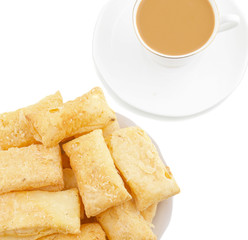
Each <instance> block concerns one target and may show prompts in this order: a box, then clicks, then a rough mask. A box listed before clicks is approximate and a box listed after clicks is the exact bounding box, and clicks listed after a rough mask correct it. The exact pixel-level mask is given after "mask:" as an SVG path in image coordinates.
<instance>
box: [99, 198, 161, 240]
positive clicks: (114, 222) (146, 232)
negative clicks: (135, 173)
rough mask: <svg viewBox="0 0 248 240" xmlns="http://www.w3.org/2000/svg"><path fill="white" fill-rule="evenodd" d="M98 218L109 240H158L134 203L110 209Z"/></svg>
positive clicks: (130, 202) (126, 203)
mask: <svg viewBox="0 0 248 240" xmlns="http://www.w3.org/2000/svg"><path fill="white" fill-rule="evenodd" d="M96 218H97V221H98V222H99V223H100V224H101V226H102V228H103V230H104V231H105V233H106V235H107V237H108V239H109V240H126V239H132V240H141V239H142V240H156V239H157V238H156V236H155V235H154V233H153V232H152V231H151V229H150V227H149V224H148V223H147V222H146V221H145V219H144V218H143V217H142V216H141V215H140V213H139V211H138V210H137V209H136V207H135V204H134V203H133V202H132V201H128V202H125V203H123V204H122V205H120V206H117V207H113V208H110V209H108V210H106V211H105V212H103V213H101V214H99V215H98V216H97V217H96Z"/></svg>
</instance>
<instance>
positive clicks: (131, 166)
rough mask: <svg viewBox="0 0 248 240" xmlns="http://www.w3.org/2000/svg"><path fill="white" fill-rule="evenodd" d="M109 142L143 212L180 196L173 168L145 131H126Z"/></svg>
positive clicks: (124, 129)
mask: <svg viewBox="0 0 248 240" xmlns="http://www.w3.org/2000/svg"><path fill="white" fill-rule="evenodd" d="M105 140H106V143H107V145H108V148H109V150H110V152H111V155H112V158H113V159H114V162H115V166H116V167H117V169H118V170H119V171H120V173H121V175H122V177H123V178H124V180H125V182H126V184H127V185H128V186H129V188H130V190H131V193H132V196H133V198H134V200H135V203H136V205H137V209H138V210H139V211H144V210H145V209H147V208H148V207H150V206H151V205H153V204H156V203H158V202H160V201H162V200H165V199H168V198H169V197H172V196H174V195H175V194H178V193H179V192H180V189H179V187H178V185H177V183H176V181H175V179H174V177H173V175H172V173H171V171H170V169H169V167H167V166H165V165H164V163H163V162H162V160H161V159H160V156H159V153H158V151H157V149H156V147H155V146H154V144H153V143H152V141H151V139H150V138H149V137H148V135H147V134H146V133H145V132H144V131H143V130H142V129H140V128H138V127H128V128H122V129H120V130H117V131H115V132H113V133H112V135H110V136H109V137H107V138H106V139H105Z"/></svg>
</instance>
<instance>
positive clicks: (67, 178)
mask: <svg viewBox="0 0 248 240" xmlns="http://www.w3.org/2000/svg"><path fill="white" fill-rule="evenodd" d="M63 175H64V184H65V187H64V189H65V190H68V189H72V188H78V186H77V180H76V178H75V175H74V172H73V170H72V169H71V168H65V169H63ZM80 218H81V219H84V205H83V203H82V199H81V197H80Z"/></svg>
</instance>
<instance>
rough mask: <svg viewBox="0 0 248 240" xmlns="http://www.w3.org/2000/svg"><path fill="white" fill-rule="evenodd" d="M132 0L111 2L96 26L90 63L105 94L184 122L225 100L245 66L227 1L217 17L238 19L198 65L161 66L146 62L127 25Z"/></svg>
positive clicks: (241, 31) (244, 38)
mask: <svg viewBox="0 0 248 240" xmlns="http://www.w3.org/2000/svg"><path fill="white" fill-rule="evenodd" d="M134 1H135V0H110V2H109V3H108V4H107V5H106V6H105V7H104V9H103V10H102V12H101V14H100V16H99V19H98V21H97V24H96V28H95V34H94V40H93V58H94V61H95V64H96V67H97V70H98V72H99V73H100V76H101V79H102V80H103V82H104V83H105V85H107V86H108V89H109V90H110V93H112V94H113V95H115V96H117V97H118V98H120V99H121V100H123V101H124V102H126V103H128V104H129V105H131V106H132V107H134V108H136V109H139V110H142V111H144V112H146V113H151V114H155V115H159V116H167V117H183V116H190V115H194V114H197V113H201V112H203V111H206V110H208V109H210V108H212V107H213V106H215V105H217V104H218V103H220V102H221V101H223V100H224V99H225V98H226V97H228V96H229V95H230V94H231V93H232V91H233V90H234V89H235V88H236V87H237V86H238V84H239V83H240V81H241V79H242V77H243V75H244V73H245V69H246V66H247V61H248V58H247V55H248V47H247V46H248V34H247V25H246V23H245V20H244V18H243V15H242V13H241V12H240V11H239V9H238V8H237V6H236V5H235V4H234V3H233V2H232V1H230V0H217V4H218V6H219V9H220V11H221V13H234V14H238V15H239V16H240V17H241V23H240V25H239V26H238V27H237V28H235V29H233V30H229V31H227V32H223V33H220V34H219V35H218V36H217V38H216V39H215V41H214V42H213V44H212V45H211V46H210V47H209V48H208V49H207V50H206V51H205V52H204V53H203V54H202V56H200V58H199V59H198V61H197V62H194V63H190V64H188V65H185V66H184V67H181V68H166V67H163V66H160V65H159V64H157V63H156V62H154V61H153V60H152V59H150V58H149V56H147V55H146V54H145V52H144V50H143V48H142V46H141V45H140V43H139V41H138V40H137V38H136V36H135V33H134V30H133V25H132V8H133V4H134Z"/></svg>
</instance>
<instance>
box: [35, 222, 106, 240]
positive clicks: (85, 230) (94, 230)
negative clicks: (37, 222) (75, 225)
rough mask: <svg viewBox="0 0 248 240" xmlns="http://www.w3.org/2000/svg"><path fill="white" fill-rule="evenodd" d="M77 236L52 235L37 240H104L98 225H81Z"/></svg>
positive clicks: (104, 236)
mask: <svg viewBox="0 0 248 240" xmlns="http://www.w3.org/2000/svg"><path fill="white" fill-rule="evenodd" d="M80 230H81V233H79V234H76V235H75V234H53V235H50V236H46V237H42V238H40V239H39V240H106V235H105V232H104V231H103V230H102V228H101V226H100V225H99V223H88V224H83V225H81V228H80Z"/></svg>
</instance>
